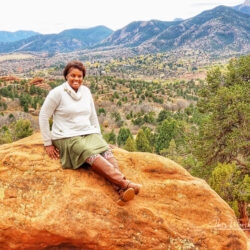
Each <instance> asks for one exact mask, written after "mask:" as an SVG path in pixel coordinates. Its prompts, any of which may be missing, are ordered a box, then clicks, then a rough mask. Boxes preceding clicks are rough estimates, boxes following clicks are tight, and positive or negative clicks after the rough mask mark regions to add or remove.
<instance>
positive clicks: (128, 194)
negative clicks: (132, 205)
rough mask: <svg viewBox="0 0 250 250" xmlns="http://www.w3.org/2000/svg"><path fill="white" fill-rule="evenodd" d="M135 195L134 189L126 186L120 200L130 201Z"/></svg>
mask: <svg viewBox="0 0 250 250" xmlns="http://www.w3.org/2000/svg"><path fill="white" fill-rule="evenodd" d="M134 197H135V190H134V189H133V188H128V189H127V190H126V191H124V193H123V194H122V198H121V199H122V200H123V201H130V200H133V199H134Z"/></svg>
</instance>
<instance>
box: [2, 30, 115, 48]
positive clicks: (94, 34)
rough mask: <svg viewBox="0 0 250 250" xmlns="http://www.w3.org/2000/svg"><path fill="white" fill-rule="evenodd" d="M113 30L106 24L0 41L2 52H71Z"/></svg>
mask: <svg viewBox="0 0 250 250" xmlns="http://www.w3.org/2000/svg"><path fill="white" fill-rule="evenodd" d="M111 33H113V31H112V30H111V29H109V28H107V27H105V26H97V27H94V28H89V29H70V30H64V31H62V32H60V33H59V34H49V35H37V36H33V37H30V38H27V39H23V40H20V41H17V42H12V43H0V53H6V52H16V51H36V52H40V51H46V52H56V51H59V52H69V51H74V50H80V49H85V48H88V47H90V46H93V45H94V44H96V43H98V42H100V41H101V40H103V39H105V38H106V37H107V36H109V35H110V34H111Z"/></svg>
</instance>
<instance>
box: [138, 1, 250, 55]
mask: <svg viewBox="0 0 250 250" xmlns="http://www.w3.org/2000/svg"><path fill="white" fill-rule="evenodd" d="M249 31H250V16H249V15H247V14H243V13H240V12H238V11H235V10H233V9H231V8H229V7H225V6H219V7H216V8H214V9H212V10H209V11H204V12H202V13H201V14H200V15H197V16H195V17H193V18H190V19H187V20H185V21H183V22H181V23H180V24H177V25H173V26H170V27H168V28H167V29H166V30H164V31H163V32H161V33H160V34H159V35H157V36H156V37H154V38H152V39H151V40H149V41H147V42H145V43H144V44H142V46H144V47H145V48H147V49H150V51H155V50H158V51H165V50H170V49H176V48H180V47H183V48H192V49H201V50H203V51H210V52H212V51H217V50H223V51H226V50H238V51H239V50H249V49H250V43H249V42H250V33H249Z"/></svg>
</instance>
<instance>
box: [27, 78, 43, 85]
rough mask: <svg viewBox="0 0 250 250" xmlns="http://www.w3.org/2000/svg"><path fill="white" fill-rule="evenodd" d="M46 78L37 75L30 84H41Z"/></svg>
mask: <svg viewBox="0 0 250 250" xmlns="http://www.w3.org/2000/svg"><path fill="white" fill-rule="evenodd" d="M43 81H44V79H43V78H40V77H36V78H34V79H32V80H31V81H30V82H29V84H30V85H31V84H34V85H39V84H41V83H43Z"/></svg>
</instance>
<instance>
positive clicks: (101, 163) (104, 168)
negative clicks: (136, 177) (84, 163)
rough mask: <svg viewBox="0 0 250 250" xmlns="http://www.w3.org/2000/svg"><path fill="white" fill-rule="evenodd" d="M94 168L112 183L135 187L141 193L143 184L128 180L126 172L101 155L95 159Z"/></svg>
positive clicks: (123, 187) (136, 191) (124, 188)
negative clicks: (123, 172) (122, 171)
mask: <svg viewBox="0 0 250 250" xmlns="http://www.w3.org/2000/svg"><path fill="white" fill-rule="evenodd" d="M92 169H93V170H94V171H95V172H97V173H98V174H100V175H101V176H103V177H105V178H106V179H108V180H109V181H110V182H111V183H113V184H116V185H117V186H119V187H120V188H121V189H123V190H127V189H129V188H133V189H134V192H135V193H136V194H138V193H139V190H140V186H141V185H139V184H135V183H132V182H130V181H128V180H126V178H125V176H124V174H122V173H121V171H120V170H119V169H117V168H115V167H114V166H113V165H112V164H111V163H110V162H109V161H107V160H106V159H104V158H103V157H99V158H97V159H96V160H95V161H94V163H93V164H92Z"/></svg>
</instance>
